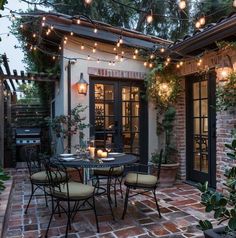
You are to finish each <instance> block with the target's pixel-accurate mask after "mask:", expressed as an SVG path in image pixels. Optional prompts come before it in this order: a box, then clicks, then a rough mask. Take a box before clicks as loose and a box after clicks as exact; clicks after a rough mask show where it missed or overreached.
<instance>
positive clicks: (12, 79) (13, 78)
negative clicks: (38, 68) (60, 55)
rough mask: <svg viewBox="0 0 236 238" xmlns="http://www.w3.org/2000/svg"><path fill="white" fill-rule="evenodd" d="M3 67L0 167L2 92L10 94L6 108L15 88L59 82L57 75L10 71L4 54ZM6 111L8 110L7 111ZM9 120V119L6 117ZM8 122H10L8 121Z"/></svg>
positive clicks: (0, 125) (0, 153) (0, 105)
mask: <svg viewBox="0 0 236 238" xmlns="http://www.w3.org/2000/svg"><path fill="white" fill-rule="evenodd" d="M0 60H1V61H2V64H3V67H2V66H1V65H0V165H3V163H4V128H5V127H4V118H5V113H6V112H5V110H4V99H5V97H6V95H5V94H4V90H7V91H8V92H10V93H11V95H10V96H9V97H8V100H7V105H8V107H9V106H10V105H11V98H12V97H11V96H12V95H16V92H17V91H18V90H17V88H18V86H19V85H20V84H22V83H23V84H26V83H30V82H32V81H35V82H52V83H55V82H57V81H59V75H51V74H48V73H44V72H24V71H20V73H18V72H17V70H15V69H14V70H12V73H11V70H10V67H9V64H8V58H7V55H6V54H3V55H1V59H0ZM7 111H8V110H7ZM7 118H8V119H7V120H9V117H7ZM9 122H10V121H9Z"/></svg>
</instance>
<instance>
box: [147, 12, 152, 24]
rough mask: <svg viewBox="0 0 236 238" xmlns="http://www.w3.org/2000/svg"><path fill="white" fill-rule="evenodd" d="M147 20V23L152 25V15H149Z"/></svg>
mask: <svg viewBox="0 0 236 238" xmlns="http://www.w3.org/2000/svg"><path fill="white" fill-rule="evenodd" d="M146 20H147V23H148V24H150V23H152V21H153V16H152V14H149V15H147V18H146Z"/></svg>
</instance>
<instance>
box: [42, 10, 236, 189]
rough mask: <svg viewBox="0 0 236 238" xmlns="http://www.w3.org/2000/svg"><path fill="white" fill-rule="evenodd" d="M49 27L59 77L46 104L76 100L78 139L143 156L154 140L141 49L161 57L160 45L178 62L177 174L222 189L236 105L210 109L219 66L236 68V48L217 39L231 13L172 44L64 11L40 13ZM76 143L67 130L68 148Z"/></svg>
mask: <svg viewBox="0 0 236 238" xmlns="http://www.w3.org/2000/svg"><path fill="white" fill-rule="evenodd" d="M50 26H53V27H54V31H56V32H57V36H59V37H57V38H56V36H54V38H53V39H54V41H55V39H57V43H58V45H59V47H60V49H61V53H60V54H61V79H60V82H59V83H58V84H56V87H55V98H54V99H53V101H52V108H54V110H52V111H55V115H61V114H67V113H68V110H69V108H73V107H75V106H76V105H78V104H79V103H80V104H82V105H84V106H87V109H86V111H85V113H84V116H85V117H86V122H87V123H90V124H91V125H92V126H91V127H90V128H86V129H85V131H84V132H85V138H86V139H89V138H91V137H93V138H94V139H95V142H96V146H97V147H98V148H99V147H105V146H106V145H107V144H112V145H113V147H114V148H116V150H119V151H125V152H127V153H134V154H137V155H139V156H140V158H141V161H142V162H147V161H148V160H150V157H151V153H152V152H154V151H155V150H156V149H160V148H158V144H160V143H159V141H158V139H159V138H158V137H157V135H156V111H155V107H154V105H153V104H152V103H151V102H148V101H147V100H145V99H144V95H145V85H144V79H145V76H146V74H147V72H148V70H150V68H148V67H146V66H147V65H148V63H145V58H146V57H143V56H141V55H145V54H143V53H142V54H140V51H145V50H146V51H149V53H150V52H154V53H156V56H157V57H159V56H160V57H162V58H164V56H165V55H164V54H161V53H160V52H161V51H160V50H157V49H160V47H164V48H165V49H166V51H165V54H166V57H167V56H171V57H172V58H173V59H174V62H173V63H174V64H176V65H178V62H181V61H182V62H183V63H181V65H178V67H177V68H176V74H179V75H181V76H182V80H181V85H182V87H183V91H182V93H181V95H180V97H179V98H178V101H177V103H176V105H175V107H176V109H177V115H176V121H175V129H174V134H175V138H176V139H177V140H176V141H177V144H176V146H177V149H178V161H179V163H180V169H179V177H180V178H181V179H183V180H187V181H193V182H204V181H208V182H209V184H210V186H212V187H216V188H217V189H219V190H221V189H222V185H223V182H224V172H225V168H227V167H230V166H232V163H233V162H232V161H231V160H228V159H227V155H226V152H227V151H226V149H225V146H224V144H225V143H227V142H230V141H231V138H232V136H231V130H232V129H234V128H235V125H236V117H235V110H230V111H224V112H219V111H217V110H216V108H215V104H216V88H217V85H221V84H224V77H223V76H224V75H223V73H222V72H223V70H224V68H225V67H226V66H228V65H231V69H232V70H233V68H234V67H235V63H236V51H234V50H232V49H226V50H225V49H220V50H219V49H218V47H217V44H216V42H219V41H223V40H224V41H232V40H234V33H235V31H236V16H235V14H234V15H231V16H228V17H227V18H225V19H221V20H220V21H219V22H218V23H216V24H212V25H208V26H206V28H204V29H202V30H199V31H197V32H195V33H194V34H193V35H191V36H186V37H185V38H184V39H183V40H181V41H177V42H174V43H172V42H169V41H165V40H162V39H159V38H157V37H152V36H146V35H143V34H141V33H139V32H134V31H130V30H127V29H122V30H121V29H117V28H115V27H112V26H110V25H107V24H104V23H99V22H97V23H96V24H94V23H91V22H88V21H87V20H84V21H83V20H82V21H81V22H80V23H79V24H78V22H77V21H76V19H73V18H68V17H66V16H55V15H47V16H46V21H45V24H44V27H45V28H46V29H47V28H49V27H50ZM96 27H97V28H96ZM121 37H122V41H123V42H122V44H120V45H119V46H117V43H119V39H121ZM136 50H139V52H136ZM123 52H124V53H123ZM157 52H158V53H157ZM166 52H167V53H166ZM167 54H168V55H167ZM150 66H151V65H150ZM81 75H82V76H81ZM81 77H83V79H84V80H86V81H87V83H88V91H87V93H86V95H85V94H78V90H77V86H78V81H79V80H80V78H81ZM68 85H69V86H68ZM78 143H79V142H78V138H77V137H76V136H73V137H72V147H73V145H75V144H78Z"/></svg>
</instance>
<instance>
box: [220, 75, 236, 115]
mask: <svg viewBox="0 0 236 238" xmlns="http://www.w3.org/2000/svg"><path fill="white" fill-rule="evenodd" d="M226 80H227V81H226V83H224V84H223V85H222V84H219V85H218V86H217V90H216V107H217V109H218V110H219V111H225V110H228V109H232V108H234V107H236V96H235V95H236V72H232V73H231V74H229V75H228V77H227V78H226Z"/></svg>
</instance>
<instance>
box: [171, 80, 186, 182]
mask: <svg viewBox="0 0 236 238" xmlns="http://www.w3.org/2000/svg"><path fill="white" fill-rule="evenodd" d="M181 85H182V87H183V91H182V92H181V95H180V97H179V98H178V102H177V103H176V105H175V108H176V120H175V127H174V136H175V141H176V148H177V150H178V153H177V157H178V161H179V163H180V167H179V173H178V175H179V178H180V179H186V145H185V141H186V110H185V80H182V82H181Z"/></svg>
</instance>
